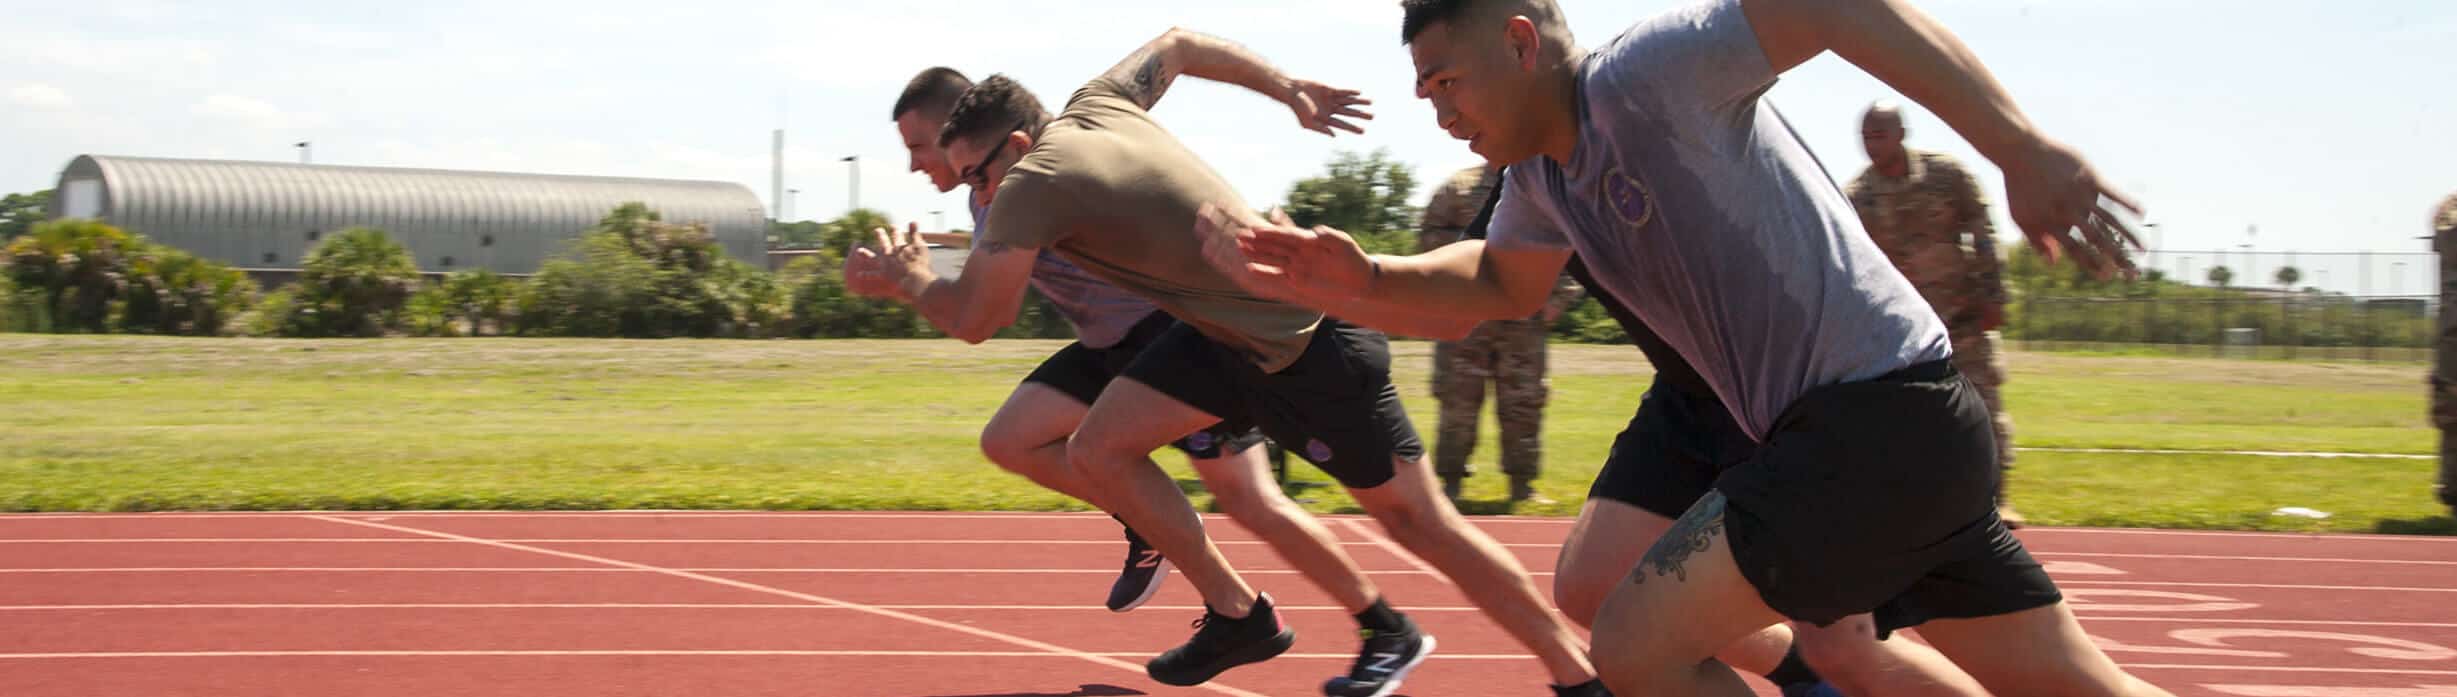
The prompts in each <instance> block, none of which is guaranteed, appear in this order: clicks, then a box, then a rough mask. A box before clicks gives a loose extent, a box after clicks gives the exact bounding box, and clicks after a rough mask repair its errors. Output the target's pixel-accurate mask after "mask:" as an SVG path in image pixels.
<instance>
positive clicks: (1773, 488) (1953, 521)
mask: <svg viewBox="0 0 2457 697" xmlns="http://www.w3.org/2000/svg"><path fill="white" fill-rule="evenodd" d="M1995 437H1996V436H1995V432H1994V428H1993V426H1992V421H1991V420H1990V417H1989V416H1988V408H1987V405H1986V404H1984V403H1982V402H1981V401H1980V397H1979V392H1978V391H1977V390H1975V389H1973V388H1972V387H1971V384H1970V383H1969V382H1968V381H1966V380H1964V379H1963V378H1962V376H1961V374H1959V373H1957V372H1955V371H1954V368H1953V365H1952V364H1951V363H1948V362H1946V361H1934V362H1930V363H1923V364H1920V365H1916V366H1912V367H1909V368H1905V369H1903V370H1900V371H1896V372H1894V373H1892V374H1888V375H1885V376H1882V377H1878V378H1876V379H1873V380H1867V381H1863V382H1854V383H1846V384H1841V385H1830V386H1826V387H1821V388H1817V389H1813V390H1810V391H1809V392H1808V393H1807V394H1803V395H1801V396H1800V398H1799V399H1798V400H1796V401H1794V402H1792V404H1791V406H1790V407H1788V408H1786V409H1784V411H1783V413H1782V414H1781V415H1779V416H1778V417H1776V419H1775V423H1774V427H1773V431H1772V433H1770V434H1769V435H1768V437H1767V439H1766V441H1765V443H1764V444H1762V445H1760V446H1759V447H1758V448H1756V450H1755V451H1754V452H1752V453H1750V454H1749V456H1748V457H1747V458H1746V459H1744V460H1742V461H1741V462H1739V463H1737V464H1734V465H1732V466H1731V467H1729V468H1726V469H1724V470H1723V472H1722V473H1721V474H1720V475H1718V476H1717V477H1716V478H1715V484H1714V488H1715V490H1716V491H1719V492H1722V494H1723V495H1724V496H1725V497H1726V498H1727V499H1728V501H1729V503H1728V505H1727V507H1726V508H1725V511H1724V522H1725V529H1726V530H1727V532H1728V534H1729V535H1730V536H1731V537H1730V543H1731V547H1732V556H1733V558H1734V559H1735V560H1736V561H1738V562H1739V565H1740V570H1741V573H1742V574H1743V575H1745V576H1747V577H1748V579H1749V582H1750V584H1751V585H1753V586H1755V587H1756V588H1757V591H1758V595H1759V597H1761V598H1763V599H1765V601H1766V604H1767V606H1768V607H1772V608H1774V609H1775V610H1776V611H1777V612H1781V613H1783V615H1784V616H1786V617H1790V618H1792V619H1795V620H1802V621H1807V622H1813V623H1817V624H1819V625H1821V626H1822V625H1827V624H1832V623H1834V622H1835V621H1837V620H1840V619H1842V618H1843V617H1845V616H1849V615H1854V614H1859V613H1863V612H1874V613H1875V615H1876V620H1877V628H1878V631H1879V633H1880V636H1883V635H1884V634H1885V633H1888V632H1891V631H1892V630H1895V629H1900V628H1903V627H1911V626H1916V625H1919V624H1921V623H1923V622H1926V621H1928V620H1931V619H1939V618H1969V617H1989V616H1995V615H2003V614H2008V613H2012V612H2019V611H2022V610H2029V609H2032V608H2037V607H2042V606H2046V605H2049V604H2053V603H2055V602H2057V601H2060V600H2062V599H2063V595H2062V594H2061V593H2059V592H2058V591H2057V590H2056V585H2055V583H2053V582H2051V581H2050V580H2049V579H2048V576H2047V573H2046V571H2045V570H2044V569H2042V568H2040V565H2039V562H2037V561H2035V560H2033V559H2032V558H2031V556H2030V553H2029V552H2028V551H2025V550H2024V549H2023V548H2022V543H2021V542H2020V541H2019V540H2016V539H2014V537H2013V534H2012V533H2011V532H2009V531H2008V530H2007V529H2006V528H2005V524H2004V522H2003V521H2000V520H1998V519H1997V517H1996V492H1997V487H1998V486H1999V484H2000V481H1999V477H2000V476H2001V475H2000V473H1999V471H1998V469H1997V467H1996V441H1995Z"/></svg>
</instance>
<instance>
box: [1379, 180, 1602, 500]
mask: <svg viewBox="0 0 2457 697" xmlns="http://www.w3.org/2000/svg"><path fill="white" fill-rule="evenodd" d="M1500 182H1501V177H1500V170H1499V169H1497V168H1496V169H1491V170H1488V169H1487V168H1485V167H1481V166H1480V167H1470V168H1467V169H1464V170H1460V171H1459V172H1458V173H1457V174H1455V175H1453V176H1452V177H1451V178H1450V181H1448V182H1445V183H1443V184H1442V186H1441V188H1439V189H1436V190H1435V191H1434V192H1433V199H1432V200H1431V201H1428V202H1426V204H1425V215H1424V220H1423V225H1422V226H1421V227H1420V228H1419V231H1418V233H1417V247H1418V251H1419V252H1424V251H1431V250H1432V249H1434V248H1436V247H1441V246H1443V245H1447V244H1450V243H1453V242H1457V241H1459V240H1460V238H1461V236H1462V235H1463V234H1464V233H1465V232H1466V230H1467V226H1468V224H1469V223H1470V222H1471V221H1473V220H1475V218H1476V212H1477V210H1478V209H1480V208H1481V207H1482V206H1483V205H1484V200H1485V197H1486V196H1487V195H1489V194H1490V193H1491V192H1492V190H1493V187H1495V186H1498V185H1500ZM1580 299H1582V296H1581V295H1580V289H1579V287H1578V284H1577V283H1576V282H1574V281H1571V280H1570V279H1569V277H1568V276H1563V277H1562V279H1561V282H1560V284H1559V285H1556V286H1555V287H1554V289H1553V297H1552V299H1551V300H1550V301H1548V302H1547V304H1546V310H1545V313H1546V314H1551V315H1555V316H1558V315H1559V314H1560V313H1561V312H1566V311H1568V310H1569V308H1570V307H1571V306H1573V305H1575V304H1577V303H1578V301H1579V300H1580ZM1544 317H1545V314H1539V315H1537V316H1534V317H1529V318H1526V319H1514V320H1495V321H1488V322H1485V323H1483V324H1480V325H1477V327H1476V330H1475V331H1474V332H1473V333H1471V334H1469V335H1468V337H1467V338H1466V339H1462V340H1459V341H1444V342H1438V343H1436V344H1434V346H1433V397H1434V399H1436V400H1438V401H1439V402H1440V403H1441V412H1442V417H1441V418H1442V421H1441V428H1440V431H1439V433H1440V436H1439V437H1438V438H1437V440H1436V441H1435V447H1434V454H1433V468H1434V473H1436V474H1439V475H1441V476H1442V479H1443V480H1444V482H1445V484H1446V487H1448V486H1449V485H1450V483H1454V482H1456V481H1458V480H1459V479H1462V478H1465V477H1467V476H1468V475H1469V474H1472V473H1473V472H1472V471H1471V470H1470V469H1469V468H1468V464H1467V458H1468V454H1469V453H1471V452H1474V451H1475V449H1476V420H1477V416H1478V413H1479V412H1480V411H1482V410H1483V408H1484V395H1485V385H1486V383H1488V382H1489V383H1491V384H1492V385H1493V401H1494V412H1495V417H1496V420H1498V421H1500V422H1501V423H1500V425H1501V439H1502V455H1501V468H1502V472H1503V473H1504V474H1507V475H1509V477H1510V482H1511V498H1512V499H1513V500H1523V499H1527V498H1530V497H1531V496H1533V490H1532V488H1531V487H1530V486H1529V482H1533V481H1534V480H1535V478H1536V476H1537V475H1538V474H1540V473H1541V471H1542V459H1543V442H1542V441H1543V437H1542V430H1543V423H1544V403H1545V401H1546V400H1547V399H1548V398H1550V396H1551V388H1550V386H1549V385H1548V383H1547V380H1546V378H1545V370H1546V366H1545V358H1546V356H1545V345H1544V340H1545V332H1546V330H1547V329H1548V328H1549V325H1550V324H1551V323H1550V322H1547V321H1545V319H1544ZM1449 488H1450V489H1453V490H1455V487H1449Z"/></svg>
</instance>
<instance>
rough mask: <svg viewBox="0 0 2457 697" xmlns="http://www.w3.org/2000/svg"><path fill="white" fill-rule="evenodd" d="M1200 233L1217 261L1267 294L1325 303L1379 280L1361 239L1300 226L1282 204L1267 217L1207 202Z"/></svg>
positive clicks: (1352, 295) (1240, 280)
mask: <svg viewBox="0 0 2457 697" xmlns="http://www.w3.org/2000/svg"><path fill="white" fill-rule="evenodd" d="M1195 233H1196V234H1197V235H1200V236H1201V237H1202V239H1203V241H1204V256H1205V258H1207V259H1209V260H1211V262H1212V265H1213V266H1214V267H1216V268H1219V269H1220V271H1221V272H1222V273H1226V274H1228V275H1229V276H1230V277H1231V278H1233V279H1236V280H1237V282H1238V283H1239V284H1240V285H1244V286H1246V287H1248V288H1249V289H1252V290H1255V291H1256V292H1258V293H1260V294H1262V295H1264V296H1266V297H1272V298H1277V299H1282V300H1290V301H1295V302H1299V303H1300V304H1305V305H1309V306H1313V307H1315V308H1316V309H1322V307H1321V305H1322V304H1324V301H1326V300H1332V299H1350V298H1356V297H1360V296H1363V295H1364V294H1365V293H1366V292H1367V291H1368V290H1370V289H1371V288H1372V285H1373V277H1374V271H1375V269H1374V263H1373V260H1372V258H1371V257H1370V256H1369V255H1367V254H1366V253H1365V249H1364V248H1363V247H1360V246H1358V245H1357V243H1356V240H1355V239H1353V238H1350V237H1349V236H1348V234H1347V233H1344V232H1340V231H1338V230H1334V229H1331V228H1329V227H1323V226H1315V227H1314V228H1313V229H1311V230H1308V229H1305V228H1300V227H1297V225H1296V223H1295V222H1294V221H1291V220H1289V218H1288V214H1287V213H1286V212H1283V211H1280V210H1276V209H1275V210H1273V211H1272V212H1271V219H1270V220H1264V219H1261V218H1259V217H1257V216H1255V215H1254V214H1253V213H1250V212H1247V211H1244V210H1231V209H1223V208H1220V207H1218V206H1214V205H1211V204H1204V206H1203V208H1202V210H1201V211H1199V212H1198V214H1197V215H1196V216H1195Z"/></svg>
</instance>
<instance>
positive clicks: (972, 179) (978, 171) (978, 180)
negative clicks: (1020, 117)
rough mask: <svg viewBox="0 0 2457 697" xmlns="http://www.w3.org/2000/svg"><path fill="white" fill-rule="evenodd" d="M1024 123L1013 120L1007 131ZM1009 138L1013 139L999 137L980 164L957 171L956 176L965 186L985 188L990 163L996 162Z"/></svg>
mask: <svg viewBox="0 0 2457 697" xmlns="http://www.w3.org/2000/svg"><path fill="white" fill-rule="evenodd" d="M1025 123H1026V122H1023V121H1017V122H1015V127H1014V128H1010V129H1007V132H1008V133H1014V132H1016V131H1021V130H1024V125H1025ZM1009 140H1013V139H1011V138H999V139H998V145H997V147H993V148H990V154H989V155H987V156H984V157H982V158H981V164H977V165H973V166H971V167H966V168H964V171H963V172H960V173H958V176H960V177H962V178H963V179H964V184H965V185H966V186H971V187H973V188H975V189H980V188H986V187H988V186H989V185H990V163H992V162H997V161H998V156H999V154H1001V153H1004V152H1006V151H1007V141H1009Z"/></svg>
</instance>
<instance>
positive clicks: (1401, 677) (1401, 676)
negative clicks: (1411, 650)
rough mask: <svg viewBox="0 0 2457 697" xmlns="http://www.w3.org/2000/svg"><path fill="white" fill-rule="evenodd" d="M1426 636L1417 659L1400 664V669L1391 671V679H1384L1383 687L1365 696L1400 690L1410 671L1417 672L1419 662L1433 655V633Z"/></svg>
mask: <svg viewBox="0 0 2457 697" xmlns="http://www.w3.org/2000/svg"><path fill="white" fill-rule="evenodd" d="M1417 631H1420V632H1421V631H1424V630H1421V629H1419V630H1417ZM1424 637H1425V650H1423V651H1418V652H1416V658H1415V659H1413V660H1410V661H1408V662H1407V663H1402V664H1400V665H1399V669H1398V670H1394V671H1391V677H1390V679H1389V680H1384V681H1382V689H1379V690H1375V691H1374V693H1373V694H1370V695H1366V696H1365V697H1389V696H1390V694H1391V693H1393V692H1398V691H1399V684H1400V683H1403V682H1407V680H1408V673H1412V672H1415V671H1416V666H1417V664H1421V663H1424V662H1425V659H1427V658H1432V657H1433V645H1434V643H1435V642H1434V641H1433V635H1431V634H1426V635H1424Z"/></svg>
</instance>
